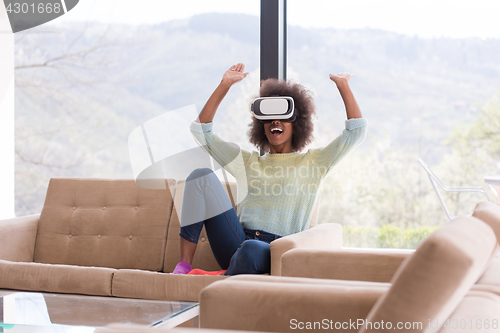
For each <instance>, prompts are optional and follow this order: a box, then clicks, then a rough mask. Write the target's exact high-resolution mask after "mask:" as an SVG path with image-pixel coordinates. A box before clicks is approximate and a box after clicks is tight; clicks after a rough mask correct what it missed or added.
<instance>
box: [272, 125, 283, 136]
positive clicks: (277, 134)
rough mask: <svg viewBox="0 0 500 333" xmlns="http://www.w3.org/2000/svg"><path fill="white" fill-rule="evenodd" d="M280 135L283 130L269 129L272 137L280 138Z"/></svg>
mask: <svg viewBox="0 0 500 333" xmlns="http://www.w3.org/2000/svg"><path fill="white" fill-rule="evenodd" d="M282 133H283V130H282V129H281V128H278V127H276V128H272V129H271V134H272V135H273V136H280V135H281V134H282Z"/></svg>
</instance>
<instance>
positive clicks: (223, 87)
mask: <svg viewBox="0 0 500 333" xmlns="http://www.w3.org/2000/svg"><path fill="white" fill-rule="evenodd" d="M244 70H245V65H244V64H242V63H238V64H236V65H233V66H231V67H230V68H229V69H228V70H227V71H226V72H225V73H224V75H223V76H222V80H221V82H220V83H219V85H218V86H217V88H216V89H215V91H214V92H213V93H212V95H211V96H210V98H209V99H208V101H207V103H206V104H205V106H204V107H203V109H202V110H201V111H200V114H199V115H198V119H197V120H196V122H197V123H202V124H206V123H211V122H212V121H213V119H214V116H215V113H216V112H217V109H218V108H219V105H220V103H221V102H222V100H223V99H224V97H226V94H227V92H228V91H229V88H231V86H232V85H233V84H235V83H237V82H240V81H241V80H243V79H244V78H245V77H246V76H247V75H248V72H247V73H244Z"/></svg>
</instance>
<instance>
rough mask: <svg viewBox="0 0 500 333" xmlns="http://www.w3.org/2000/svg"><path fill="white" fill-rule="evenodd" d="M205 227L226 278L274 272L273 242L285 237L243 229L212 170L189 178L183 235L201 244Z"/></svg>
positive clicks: (187, 181)
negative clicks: (272, 269) (272, 270)
mask: <svg viewBox="0 0 500 333" xmlns="http://www.w3.org/2000/svg"><path fill="white" fill-rule="evenodd" d="M203 224H205V230H206V232H207V237H208V241H209V243H210V247H211V248H212V252H213V254H214V256H215V259H216V260H217V262H218V263H219V266H220V267H221V268H222V269H226V270H227V272H226V275H236V274H262V273H270V272H271V250H270V246H269V243H271V242H272V241H273V240H275V239H278V238H280V237H281V236H278V235H275V234H272V233H268V232H264V231H262V230H251V229H243V227H242V226H241V223H240V221H239V219H238V216H237V215H236V211H235V210H234V208H233V206H232V204H231V201H230V200H229V197H228V196H227V194H226V192H225V191H224V188H223V186H222V184H221V182H220V181H219V179H218V178H217V176H216V175H215V173H214V172H213V171H212V170H211V169H208V168H202V169H196V170H194V171H193V172H192V173H191V174H190V175H189V176H188V177H187V178H186V186H185V188H184V196H183V199H182V214H181V232H180V233H179V236H181V237H182V238H184V239H186V240H188V241H190V242H193V243H195V244H197V243H198V238H199V236H200V233H201V229H202V228H203Z"/></svg>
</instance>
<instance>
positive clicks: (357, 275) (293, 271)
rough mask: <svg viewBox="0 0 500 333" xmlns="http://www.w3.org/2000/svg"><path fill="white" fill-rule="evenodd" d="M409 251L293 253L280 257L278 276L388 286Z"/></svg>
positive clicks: (304, 250) (351, 250)
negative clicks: (387, 283)
mask: <svg viewBox="0 0 500 333" xmlns="http://www.w3.org/2000/svg"><path fill="white" fill-rule="evenodd" d="M413 252H414V251H413V250H397V249H390V250H382V249H371V250H354V249H349V250H346V249H342V250H340V249H339V250H317V249H293V250H290V251H288V252H286V253H285V254H283V256H282V257H281V275H282V276H295V277H311V278H322V279H338V280H356V281H373V282H389V281H390V280H391V278H392V276H393V275H394V273H395V272H396V270H397V269H398V267H399V265H401V263H402V262H403V260H405V259H406V258H407V257H408V256H409V255H411V254H412V253H413Z"/></svg>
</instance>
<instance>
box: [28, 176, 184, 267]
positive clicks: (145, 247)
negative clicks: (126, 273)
mask: <svg viewBox="0 0 500 333" xmlns="http://www.w3.org/2000/svg"><path fill="white" fill-rule="evenodd" d="M165 184H166V189H163V190H150V189H143V188H140V187H139V186H137V185H136V183H135V181H134V180H133V179H118V180H117V179H79V178H52V179H51V180H50V182H49V187H48V189H47V196H46V199H45V204H44V207H43V209H42V212H41V214H40V220H39V226H38V232H37V237H36V243H35V254H34V261H35V262H38V263H49V264H66V265H78V266H96V267H110V268H118V269H119V268H125V269H144V270H150V271H161V270H162V269H163V258H164V251H165V240H166V234H167V227H168V224H169V221H170V216H171V211H172V206H173V200H172V195H171V192H170V190H173V188H174V187H175V180H170V179H169V180H165Z"/></svg>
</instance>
